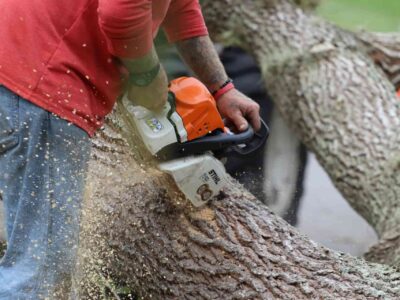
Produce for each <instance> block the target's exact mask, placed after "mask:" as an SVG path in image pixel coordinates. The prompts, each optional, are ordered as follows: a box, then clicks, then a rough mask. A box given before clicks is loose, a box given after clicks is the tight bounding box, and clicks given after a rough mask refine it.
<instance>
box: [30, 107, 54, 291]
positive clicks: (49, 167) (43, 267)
mask: <svg viewBox="0 0 400 300" xmlns="http://www.w3.org/2000/svg"><path fill="white" fill-rule="evenodd" d="M46 121H47V130H46V143H45V144H47V147H46V148H45V149H46V150H45V151H47V153H46V154H45V155H46V156H48V157H49V156H50V153H51V144H52V143H51V142H52V141H51V139H50V138H49V133H50V130H51V128H50V127H51V126H50V113H49V112H47V116H46ZM49 159H50V157H49ZM51 172H52V164H47V176H48V178H47V180H48V187H47V189H48V193H49V198H48V201H49V203H48V210H47V213H48V215H47V216H48V226H47V232H46V238H45V241H44V242H45V244H46V247H45V249H44V255H45V257H44V259H43V261H44V263H43V264H42V265H41V266H40V270H39V276H38V282H37V285H36V287H35V288H34V289H33V290H34V291H35V292H36V293H37V294H40V292H41V287H42V285H43V284H44V281H45V278H46V273H47V264H48V260H49V248H50V247H49V232H50V227H51V224H52V221H50V214H51V205H52V200H53V199H54V194H53V193H52V194H50V191H52V190H53V188H54V187H53V186H51V185H52V180H51ZM46 200H47V199H44V201H46ZM47 291H48V289H47V290H44V291H43V292H44V293H45V294H46V293H47Z"/></svg>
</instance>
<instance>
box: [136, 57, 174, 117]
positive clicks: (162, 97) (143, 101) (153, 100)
mask: <svg viewBox="0 0 400 300" xmlns="http://www.w3.org/2000/svg"><path fill="white" fill-rule="evenodd" d="M128 98H129V100H131V101H132V102H133V103H134V104H135V105H140V106H144V107H146V108H147V109H150V110H160V109H162V107H163V106H164V104H165V103H166V102H167V99H168V77H167V74H166V73H165V70H164V68H163V66H162V65H161V67H160V71H159V72H158V74H157V76H156V77H155V78H154V79H153V81H152V82H151V83H150V84H149V85H148V86H144V87H141V86H135V85H130V86H129V87H128Z"/></svg>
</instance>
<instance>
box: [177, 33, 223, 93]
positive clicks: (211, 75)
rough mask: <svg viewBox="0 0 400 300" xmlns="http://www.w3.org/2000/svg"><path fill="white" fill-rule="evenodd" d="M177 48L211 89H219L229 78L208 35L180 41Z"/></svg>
mask: <svg viewBox="0 0 400 300" xmlns="http://www.w3.org/2000/svg"><path fill="white" fill-rule="evenodd" d="M177 48H178V51H179V53H180V55H181V56H182V58H183V59H184V61H185V63H186V64H187V65H188V66H189V67H190V68H191V69H192V70H193V72H194V73H195V74H196V75H197V76H198V78H199V79H200V81H202V82H203V83H204V84H205V85H206V86H207V87H208V89H209V90H210V91H215V90H217V89H218V88H219V87H220V86H221V85H222V84H223V83H224V82H225V81H226V80H227V79H228V76H227V75H226V72H225V69H224V67H223V65H222V63H221V60H220V59H219V56H218V54H217V51H216V50H215V47H214V45H213V43H212V42H211V40H210V38H209V37H208V36H202V37H197V38H192V39H187V40H183V41H179V42H177Z"/></svg>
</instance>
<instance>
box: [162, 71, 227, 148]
mask: <svg viewBox="0 0 400 300" xmlns="http://www.w3.org/2000/svg"><path fill="white" fill-rule="evenodd" d="M169 90H170V92H171V93H172V94H173V95H174V97H175V99H170V104H171V106H173V105H175V111H176V113H177V114H178V115H179V116H180V117H181V119H182V122H183V126H184V128H185V130H186V133H187V140H186V141H192V140H194V139H197V138H199V137H203V136H205V135H207V134H209V133H211V132H213V131H215V130H217V129H220V130H221V131H223V130H224V122H223V120H222V118H221V115H220V114H219V112H218V109H217V105H216V103H215V100H214V98H213V96H212V95H211V93H210V92H209V91H208V89H207V87H206V86H205V85H204V84H203V83H201V82H200V81H198V80H197V79H195V78H192V77H181V78H178V79H175V80H173V81H172V82H171V85H170V89H169ZM186 141H182V140H181V142H186Z"/></svg>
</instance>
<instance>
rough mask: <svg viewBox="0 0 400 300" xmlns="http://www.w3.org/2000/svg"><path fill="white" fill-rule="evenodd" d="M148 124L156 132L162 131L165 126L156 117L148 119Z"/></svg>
mask: <svg viewBox="0 0 400 300" xmlns="http://www.w3.org/2000/svg"><path fill="white" fill-rule="evenodd" d="M146 124H147V126H149V127H150V129H151V130H152V131H153V132H154V133H157V132H160V131H161V130H162V129H163V128H164V126H163V125H162V124H161V122H160V121H159V120H158V119H156V118H150V119H147V120H146Z"/></svg>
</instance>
